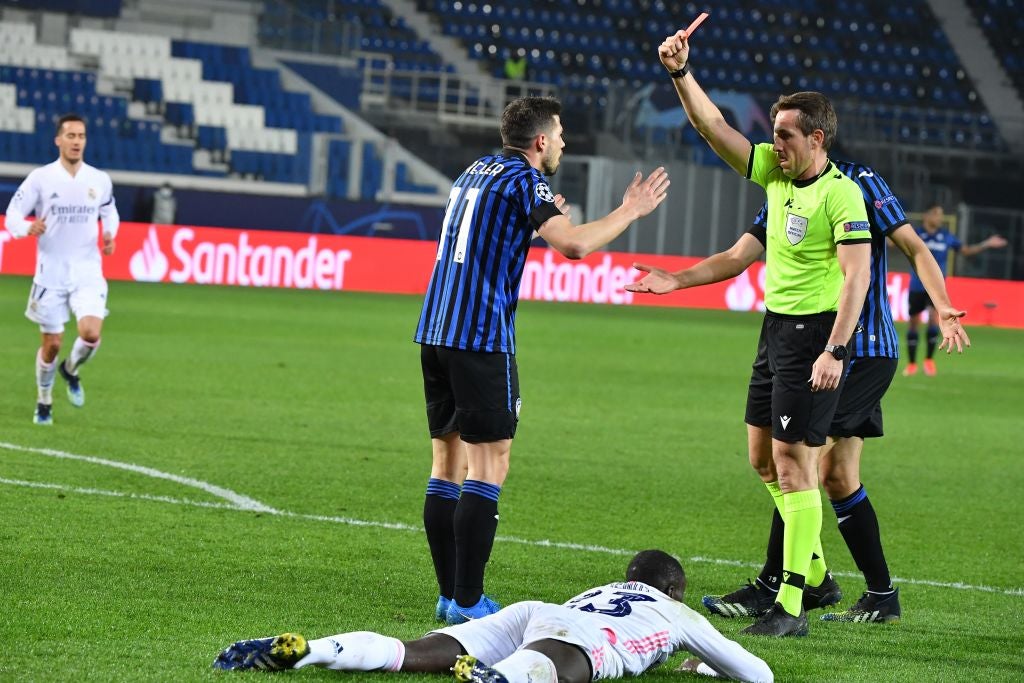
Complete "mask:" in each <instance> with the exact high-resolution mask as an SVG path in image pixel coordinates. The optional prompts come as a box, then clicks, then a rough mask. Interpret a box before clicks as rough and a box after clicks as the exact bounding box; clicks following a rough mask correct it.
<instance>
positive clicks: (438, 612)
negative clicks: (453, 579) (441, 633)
mask: <svg viewBox="0 0 1024 683" xmlns="http://www.w3.org/2000/svg"><path fill="white" fill-rule="evenodd" d="M450 604H452V601H451V600H450V599H448V598H446V597H444V596H443V595H440V596H438V598H437V607H435V608H434V621H444V620H445V619H447V618H448V605H450Z"/></svg>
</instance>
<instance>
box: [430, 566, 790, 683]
mask: <svg viewBox="0 0 1024 683" xmlns="http://www.w3.org/2000/svg"><path fill="white" fill-rule="evenodd" d="M434 633H443V634H445V635H448V636H451V637H452V638H454V639H455V640H457V641H459V643H460V644H461V645H462V647H463V649H465V651H466V652H467V653H468V654H470V655H472V656H474V657H476V658H477V659H479V660H480V661H482V662H484V663H485V664H488V665H490V666H494V665H495V664H497V663H498V662H500V661H502V660H503V659H505V658H507V657H509V656H511V655H512V654H513V653H514V652H515V651H516V650H517V649H519V648H522V647H524V646H526V645H529V644H531V643H535V642H538V641H542V640H548V639H553V640H560V641H562V642H565V643H570V644H572V645H575V646H576V647H578V648H579V649H580V650H581V651H582V652H583V653H584V654H585V655H586V656H587V658H588V659H589V660H590V666H591V670H592V672H593V680H595V681H603V680H608V679H614V678H622V677H624V676H638V675H640V674H642V673H643V672H644V671H647V670H648V669H650V668H651V667H654V666H657V665H659V664H662V663H664V662H665V660H666V659H668V658H669V656H670V655H672V654H674V653H675V652H677V651H678V650H688V651H690V652H692V653H693V654H694V655H696V656H697V657H699V658H700V659H701V660H703V662H704V666H703V667H702V668H701V669H698V671H699V672H700V673H704V674H710V675H716V674H717V675H719V676H722V677H727V678H732V679H735V680H738V681H759V682H765V683H772V681H773V680H774V674H772V670H771V668H769V666H768V665H767V664H766V663H765V662H764V661H763V660H761V659H760V658H758V657H757V656H755V655H753V654H751V653H749V652H747V651H746V650H745V649H743V647H742V646H741V645H740V644H739V643H735V642H733V641H731V640H729V639H728V638H726V637H725V636H723V635H722V634H721V633H719V632H718V631H717V630H716V629H715V627H714V626H712V625H711V624H709V623H708V620H707V619H705V618H704V617H702V616H701V615H699V614H697V613H696V612H694V611H693V610H692V609H690V608H689V607H687V606H686V605H684V604H683V603H681V602H676V601H675V600H673V599H672V598H670V597H668V596H667V595H665V594H664V593H662V592H660V591H658V590H656V589H654V588H651V587H650V586H648V585H647V584H644V583H637V582H629V583H625V582H622V583H610V584H608V585H606V586H600V587H598V588H592V589H590V590H589V591H587V592H585V593H582V594H580V595H578V596H576V597H575V598H573V599H572V600H570V601H568V602H567V603H565V604H564V605H553V604H550V603H546V602H539V601H527V602H517V603H515V604H512V605H509V606H508V607H505V608H503V609H501V610H499V611H498V612H495V613H494V614H491V615H488V616H486V617H481V618H479V619H473V620H471V621H467V622H466V623H463V624H458V625H456V626H448V627H445V628H440V629H437V630H436V631H434Z"/></svg>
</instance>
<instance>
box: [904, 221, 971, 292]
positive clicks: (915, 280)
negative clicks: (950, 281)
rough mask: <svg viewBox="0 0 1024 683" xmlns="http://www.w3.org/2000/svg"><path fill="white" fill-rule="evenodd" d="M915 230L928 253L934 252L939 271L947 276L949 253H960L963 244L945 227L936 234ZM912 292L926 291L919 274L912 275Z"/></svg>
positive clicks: (921, 229)
mask: <svg viewBox="0 0 1024 683" xmlns="http://www.w3.org/2000/svg"><path fill="white" fill-rule="evenodd" d="M915 229H916V230H917V235H918V237H920V238H921V241H922V242H924V245H925V246H926V247H928V251H930V252H932V256H934V257H935V262H936V263H938V264H939V270H941V271H942V274H943V275H945V274H946V268H948V267H949V252H951V251H960V250H961V249H962V248H963V246H964V245H963V242H961V241H960V238H958V237H957V236H956V235H954V234H953V233H951V232H950V231H949V230H947V229H946V228H945V227H942V228H939V229H938V230H936V231H935V232H928V231H927V230H926V229H925V228H923V227H922V228H915ZM910 291H911V292H923V291H925V290H924V283H923V282H921V278H919V277H918V276H917V273H911V274H910Z"/></svg>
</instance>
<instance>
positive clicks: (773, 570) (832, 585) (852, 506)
mask: <svg viewBox="0 0 1024 683" xmlns="http://www.w3.org/2000/svg"><path fill="white" fill-rule="evenodd" d="M834 163H835V166H836V168H837V169H839V170H840V171H842V172H843V173H844V174H846V175H847V176H849V177H850V178H851V179H852V180H853V181H854V182H855V183H857V185H858V186H860V189H861V192H862V193H863V195H864V204H865V209H866V210H867V214H868V221H869V223H870V225H871V284H870V286H869V288H868V294H867V297H866V298H865V300H864V307H863V308H862V309H861V317H860V321H859V322H858V324H857V327H856V330H855V332H854V336H853V339H852V340H851V344H850V355H851V357H852V360H851V362H850V369H849V373H848V374H847V377H846V381H845V382H844V384H843V387H842V390H841V393H840V397H839V405H838V407H837V408H836V413H835V416H834V417H833V419H832V424H831V427H830V429H829V432H828V433H829V436H830V438H829V443H827V444H826V445H825V447H824V448H823V449H822V454H821V461H820V464H819V476H820V479H821V483H822V486H823V487H824V488H825V493H826V494H827V495H828V497H829V500H830V501H831V503H832V507H833V509H834V510H835V513H836V518H837V519H838V521H839V531H840V532H841V533H842V535H843V539H844V540H845V541H846V545H847V546H848V547H849V549H850V554H851V555H852V556H853V559H854V561H855V562H856V564H857V567H858V568H859V569H860V570H861V572H862V573H863V574H864V579H865V582H866V584H867V590H866V591H865V593H864V594H863V595H862V596H861V598H860V600H858V601H857V603H855V604H854V605H853V606H851V607H850V608H849V609H847V610H846V611H844V612H838V613H830V614H825V615H824V616H823V617H822V619H824V620H826V621H843V622H855V621H858V622H872V621H877V622H885V621H894V620H896V619H899V617H900V615H901V609H900V603H899V590H898V589H897V588H894V587H893V585H892V580H891V577H890V575H889V568H888V565H887V563H886V561H885V554H884V552H883V550H882V540H881V533H880V531H879V526H878V517H877V516H876V514H875V510H874V507H873V506H872V505H871V501H870V500H869V499H868V497H867V492H866V490H865V489H864V486H863V484H862V483H861V481H860V458H861V453H862V451H863V448H864V439H866V438H873V437H880V436H882V406H881V400H882V397H883V396H884V395H885V392H886V391H887V390H888V388H889V385H890V384H891V383H892V379H893V376H894V375H895V374H896V366H897V358H898V357H899V339H898V337H897V334H896V328H895V326H894V325H893V317H892V310H891V308H890V306H889V297H888V292H887V291H886V274H887V267H888V266H887V253H886V239H887V238H888V239H891V240H892V241H893V242H894V243H895V244H896V246H898V247H899V249H900V250H901V251H903V253H904V254H906V256H907V259H908V260H909V261H910V263H911V265H912V267H913V269H914V272H915V274H916V275H917V277H918V278H919V279H920V281H921V282H922V283H923V287H925V288H927V291H928V292H929V294H930V295H931V297H932V299H933V300H934V301H937V302H939V303H938V305H937V307H938V311H939V312H940V318H939V320H940V323H941V333H942V337H943V341H942V347H945V348H947V350H949V351H951V350H952V348H953V346H956V347H957V348H958V349H959V350H961V351H962V349H963V346H964V345H969V344H970V340H969V339H968V337H967V333H966V332H965V331H964V329H963V327H962V326H961V325H960V324H959V319H960V317H962V316H963V315H964V312H963V311H960V310H958V309H956V308H954V307H953V305H952V304H951V303H950V301H949V295H948V294H947V292H946V286H945V282H944V280H943V276H942V271H941V269H940V268H939V264H938V263H936V261H935V258H934V257H933V256H932V253H931V252H930V251H929V249H928V247H927V245H926V244H925V243H924V242H923V241H922V240H921V239H920V237H919V236H918V233H917V232H916V231H915V230H914V228H913V226H912V225H911V224H910V222H909V221H908V220H907V217H906V214H905V213H904V212H903V207H902V205H901V204H900V201H899V199H898V198H897V197H896V196H895V195H894V194H893V193H892V191H891V190H890V189H889V186H888V184H887V183H886V182H885V179H884V178H882V176H881V174H879V173H878V172H877V171H875V170H874V169H873V168H871V167H869V166H864V165H861V164H856V163H851V162H847V161H835V162H834ZM766 217H767V205H765V206H764V207H762V208H761V211H760V212H759V213H758V214H757V216H755V217H754V221H753V225H752V227H751V228H750V229H749V230H747V232H745V233H744V234H743V235H741V236H740V238H739V239H738V240H737V241H736V243H735V244H734V245H733V246H732V247H731V248H730V249H729V250H727V251H724V252H720V253H718V254H715V255H713V256H709V257H708V258H706V259H704V260H703V261H701V262H700V263H698V264H697V265H695V266H692V267H691V268H687V269H685V270H682V271H679V272H676V273H668V272H666V271H664V270H661V269H658V268H653V267H650V266H645V265H640V264H637V265H638V267H639V269H640V270H643V271H646V272H648V273H649V274H648V275H647V276H645V277H644V278H643V279H641V280H640V281H639V282H638V283H635V284H633V285H629V286H627V289H629V290H631V291H634V292H651V293H655V294H665V293H667V292H670V291H675V290H676V289H687V288H689V287H698V286H700V285H706V284H710V283H713V282H721V281H722V280H727V279H729V278H732V277H735V276H737V275H739V274H740V273H741V272H743V271H744V270H745V269H746V268H747V267H748V266H749V265H750V264H752V263H753V262H754V261H755V260H757V259H758V258H759V257H760V256H761V255H762V254H763V253H764V251H765V239H766V238H765V232H766V220H767V218H766ZM758 352H759V353H758V357H757V358H756V359H755V361H754V375H755V377H756V376H757V375H758V374H759V372H758V370H759V368H761V369H762V370H763V365H764V364H765V363H766V359H765V358H764V355H763V353H762V352H763V349H760V348H759V349H758ZM748 435H749V442H750V443H749V455H750V463H751V465H752V466H753V467H754V469H755V470H756V471H757V472H758V474H759V475H760V476H761V478H762V480H763V481H764V482H765V485H766V486H767V487H768V488H769V489H770V490H772V489H777V487H778V482H777V478H778V477H777V473H776V472H775V469H774V467H773V465H772V457H771V428H770V427H753V426H751V427H750V428H749V429H748ZM783 530H784V526H783V521H782V516H781V515H780V514H779V511H778V509H777V508H776V509H774V510H773V515H772V530H771V535H770V537H769V541H768V553H767V559H766V561H765V564H764V567H763V568H762V570H761V573H760V575H759V576H758V577H757V579H756V580H755V581H754V582H752V583H748V584H747V585H746V586H743V587H742V588H740V589H739V590H737V591H734V592H732V593H729V594H728V595H706V596H704V599H703V602H704V606H705V607H707V608H708V610H710V611H711V612H713V613H714V614H718V615H720V616H723V617H758V616H761V615H763V614H764V613H765V612H767V610H768V609H770V608H771V606H772V604H773V603H774V602H775V597H776V593H777V592H778V590H779V581H780V576H781V574H782V538H783ZM812 562H818V563H820V567H819V573H820V574H822V575H823V576H824V577H825V578H824V579H823V581H822V582H821V584H819V585H817V586H811V585H808V586H807V587H805V589H804V598H803V604H804V609H815V608H821V607H827V606H829V605H832V604H835V603H836V602H839V600H840V599H841V597H842V593H841V591H840V590H839V587H838V585H837V584H836V582H835V581H834V580H833V579H832V577H831V575H830V574H829V573H828V571H827V568H825V566H824V559H823V558H822V557H821V556H820V555H818V556H816V557H815V558H814V559H813V560H812Z"/></svg>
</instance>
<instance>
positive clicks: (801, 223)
mask: <svg viewBox="0 0 1024 683" xmlns="http://www.w3.org/2000/svg"><path fill="white" fill-rule="evenodd" d="M806 234H807V219H806V218H804V217H803V216H797V215H796V214H793V213H787V214H786V239H788V240H789V243H790V244H792V245H796V244H799V243H800V240H802V239H803V238H804V236H805V235H806Z"/></svg>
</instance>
